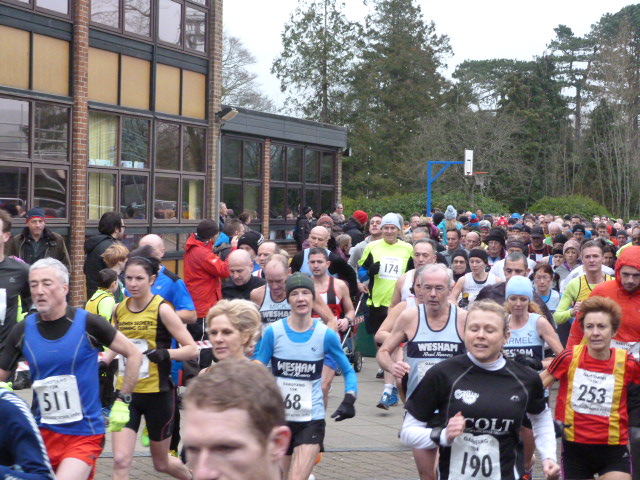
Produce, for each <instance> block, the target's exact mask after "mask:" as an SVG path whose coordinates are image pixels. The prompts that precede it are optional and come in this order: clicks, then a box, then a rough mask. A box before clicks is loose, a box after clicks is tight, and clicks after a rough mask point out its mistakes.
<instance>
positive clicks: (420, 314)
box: [376, 264, 467, 478]
mask: <svg viewBox="0 0 640 480" xmlns="http://www.w3.org/2000/svg"><path fill="white" fill-rule="evenodd" d="M418 272H419V273H418V275H419V278H417V281H416V283H415V289H416V291H418V293H420V294H421V296H422V297H423V298H424V300H425V303H424V304H422V305H418V306H417V307H415V308H409V309H407V310H405V311H404V312H402V313H401V314H400V316H399V317H398V319H397V320H396V322H395V325H394V326H393V330H392V331H391V334H390V335H389V336H388V337H387V339H386V340H385V341H384V343H383V344H382V346H381V347H380V350H378V355H377V356H376V359H377V360H378V363H379V364H380V365H381V366H382V368H384V369H385V370H386V371H387V372H390V373H391V374H393V376H394V377H395V378H396V381H398V382H400V381H402V379H403V377H404V376H405V375H407V376H408V378H407V384H406V385H407V387H406V398H409V397H410V396H411V394H412V393H413V391H414V390H415V388H416V387H417V386H418V384H419V383H420V380H422V377H423V376H424V374H425V373H426V372H427V370H429V368H431V367H432V366H433V365H435V364H436V363H439V362H441V361H442V360H445V359H447V358H451V357H454V356H456V355H460V354H461V353H463V351H464V349H463V340H462V339H463V331H464V322H465V320H466V318H467V312H466V311H465V310H464V309H462V308H460V307H458V306H457V305H455V304H453V303H450V302H449V301H448V298H449V295H451V288H452V286H453V280H452V279H451V277H450V275H449V272H448V270H447V267H445V266H444V265H442V264H432V265H427V266H425V267H422V268H421V269H420V270H418ZM403 342H406V350H405V351H406V355H405V360H404V361H398V362H394V361H393V359H392V353H393V352H395V351H396V349H397V348H398V347H399V346H400V344H401V343H403ZM413 456H414V459H415V461H416V466H417V467H418V472H419V473H420V478H433V475H434V465H435V457H436V450H423V449H414V450H413Z"/></svg>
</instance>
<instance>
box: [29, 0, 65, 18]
mask: <svg viewBox="0 0 640 480" xmlns="http://www.w3.org/2000/svg"><path fill="white" fill-rule="evenodd" d="M36 5H37V6H38V7H40V8H46V9H48V10H53V11H54V12H58V13H64V14H65V15H66V14H67V13H69V3H68V1H67V0H37V1H36Z"/></svg>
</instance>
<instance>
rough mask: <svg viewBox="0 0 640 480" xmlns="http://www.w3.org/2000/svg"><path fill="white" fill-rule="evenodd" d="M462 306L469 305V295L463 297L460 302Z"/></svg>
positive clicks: (459, 304)
mask: <svg viewBox="0 0 640 480" xmlns="http://www.w3.org/2000/svg"><path fill="white" fill-rule="evenodd" d="M458 306H459V307H460V308H467V307H468V306H469V297H462V298H461V299H460V301H459V302H458Z"/></svg>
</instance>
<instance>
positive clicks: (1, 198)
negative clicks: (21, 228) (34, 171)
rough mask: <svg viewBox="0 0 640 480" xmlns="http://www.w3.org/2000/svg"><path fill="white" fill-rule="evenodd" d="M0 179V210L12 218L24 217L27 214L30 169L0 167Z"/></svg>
mask: <svg viewBox="0 0 640 480" xmlns="http://www.w3.org/2000/svg"><path fill="white" fill-rule="evenodd" d="M0 178H2V181H1V182H0V208H3V209H5V210H6V211H7V212H9V215H11V216H12V217H21V216H24V215H25V214H26V213H27V192H28V191H29V169H27V168H25V167H5V166H1V165H0Z"/></svg>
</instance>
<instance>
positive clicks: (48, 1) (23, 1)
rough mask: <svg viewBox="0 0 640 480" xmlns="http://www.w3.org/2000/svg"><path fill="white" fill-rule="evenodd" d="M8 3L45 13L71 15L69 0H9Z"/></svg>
mask: <svg viewBox="0 0 640 480" xmlns="http://www.w3.org/2000/svg"><path fill="white" fill-rule="evenodd" d="M6 3H13V4H15V3H17V4H19V5H21V6H23V7H27V8H30V9H32V10H40V11H42V12H44V13H52V14H54V15H61V16H65V17H68V16H69V1H68V0H14V1H7V2H6Z"/></svg>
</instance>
